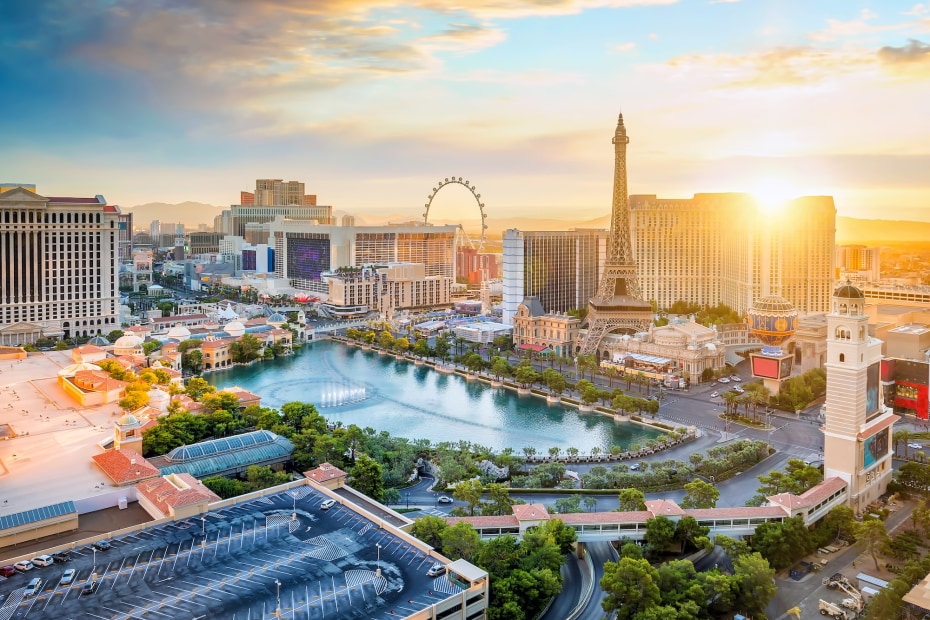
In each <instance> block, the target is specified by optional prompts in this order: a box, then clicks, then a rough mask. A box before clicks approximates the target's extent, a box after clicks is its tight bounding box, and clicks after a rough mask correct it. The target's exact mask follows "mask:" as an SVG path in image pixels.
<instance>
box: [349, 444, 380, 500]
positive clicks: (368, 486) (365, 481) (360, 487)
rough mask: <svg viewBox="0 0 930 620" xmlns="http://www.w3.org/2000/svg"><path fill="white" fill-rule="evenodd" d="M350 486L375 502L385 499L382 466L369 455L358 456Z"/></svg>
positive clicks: (351, 475) (352, 471)
mask: <svg viewBox="0 0 930 620" xmlns="http://www.w3.org/2000/svg"><path fill="white" fill-rule="evenodd" d="M349 485H350V486H351V487H352V488H353V489H355V490H356V491H358V492H360V493H364V494H365V495H367V496H368V497H370V498H371V499H373V500H375V501H378V502H379V501H381V499H382V498H383V497H384V481H383V480H382V478H381V465H380V464H379V463H378V462H377V461H375V460H374V459H372V458H371V457H370V456H368V455H367V454H358V455H356V458H355V466H354V467H353V468H352V470H351V471H350V472H349Z"/></svg>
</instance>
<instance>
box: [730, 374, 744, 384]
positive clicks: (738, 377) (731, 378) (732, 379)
mask: <svg viewBox="0 0 930 620" xmlns="http://www.w3.org/2000/svg"><path fill="white" fill-rule="evenodd" d="M730 381H736V382H737V383H739V382H740V381H742V379H741V378H740V376H739V375H730Z"/></svg>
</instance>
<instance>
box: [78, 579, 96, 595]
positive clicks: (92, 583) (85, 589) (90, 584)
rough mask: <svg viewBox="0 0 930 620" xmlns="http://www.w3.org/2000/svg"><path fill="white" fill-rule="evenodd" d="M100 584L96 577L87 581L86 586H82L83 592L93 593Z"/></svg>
mask: <svg viewBox="0 0 930 620" xmlns="http://www.w3.org/2000/svg"><path fill="white" fill-rule="evenodd" d="M98 585H100V582H99V581H98V580H96V579H93V580H91V581H85V582H84V586H83V587H82V588H81V594H93V593H94V592H96V591H97V586H98Z"/></svg>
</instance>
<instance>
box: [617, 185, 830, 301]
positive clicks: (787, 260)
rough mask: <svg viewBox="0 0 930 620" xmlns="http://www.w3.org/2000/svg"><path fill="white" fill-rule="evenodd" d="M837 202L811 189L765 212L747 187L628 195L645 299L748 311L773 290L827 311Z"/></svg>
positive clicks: (634, 250)
mask: <svg viewBox="0 0 930 620" xmlns="http://www.w3.org/2000/svg"><path fill="white" fill-rule="evenodd" d="M835 233H836V207H835V206H834V204H833V198H831V197H829V196H806V197H802V198H798V199H795V200H791V201H788V202H787V203H786V204H785V205H784V206H782V207H781V208H780V209H778V210H776V211H772V212H767V211H765V210H764V209H762V208H761V207H760V206H759V205H758V204H757V203H756V202H755V200H754V199H753V197H752V196H751V195H749V194H736V193H721V194H695V195H694V197H693V198H684V199H664V198H657V197H656V196H654V195H632V196H630V235H631V240H632V244H633V255H634V256H635V258H636V267H637V271H638V274H639V281H640V289H641V293H642V298H643V299H645V300H646V301H655V302H656V303H657V305H658V307H659V308H668V307H670V306H671V305H672V304H674V303H675V302H676V301H679V300H684V301H686V302H689V303H694V304H699V305H705V304H706V305H710V306H715V305H717V304H718V303H724V304H726V305H728V306H730V307H731V308H733V309H735V310H736V311H737V312H739V313H741V314H742V313H744V312H746V310H747V309H748V308H749V307H750V306H751V305H752V303H753V301H754V300H756V299H760V298H762V297H765V296H767V295H770V294H778V295H781V296H783V297H785V298H786V299H788V300H789V301H790V302H791V303H792V304H794V305H795V307H796V308H797V309H798V310H799V311H801V312H802V313H811V312H828V311H829V310H830V301H831V295H832V293H833V283H834V276H835V272H834V264H835V250H834V246H835Z"/></svg>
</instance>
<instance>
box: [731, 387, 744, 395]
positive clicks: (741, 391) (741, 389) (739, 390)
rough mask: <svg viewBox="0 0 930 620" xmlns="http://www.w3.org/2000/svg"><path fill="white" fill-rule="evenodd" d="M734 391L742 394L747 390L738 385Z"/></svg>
mask: <svg viewBox="0 0 930 620" xmlns="http://www.w3.org/2000/svg"><path fill="white" fill-rule="evenodd" d="M733 391H734V392H736V393H737V394H742V393H743V392H745V391H746V390H744V389H743V388H741V387H740V386H738V385H737V386H736V387H735V388H733Z"/></svg>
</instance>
